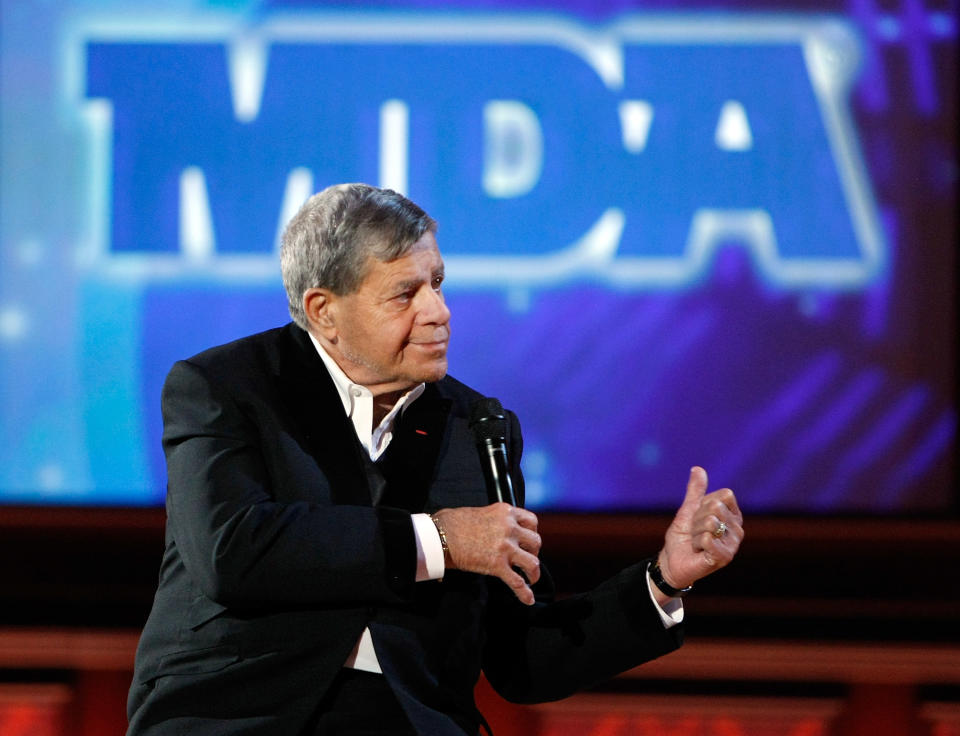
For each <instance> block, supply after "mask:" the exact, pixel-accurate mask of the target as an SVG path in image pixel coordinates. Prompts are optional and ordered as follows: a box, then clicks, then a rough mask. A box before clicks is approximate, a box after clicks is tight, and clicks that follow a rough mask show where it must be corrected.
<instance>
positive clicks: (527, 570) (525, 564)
mask: <svg viewBox="0 0 960 736" xmlns="http://www.w3.org/2000/svg"><path fill="white" fill-rule="evenodd" d="M510 565H511V566H512V567H516V568H519V569H520V570H521V571H522V572H523V574H524V575H525V576H526V578H527V580H528V581H529V582H531V583H535V582H537V581H538V580H539V579H540V560H539V559H538V558H537V557H536V556H535V555H532V554H530V553H529V552H524V551H523V550H522V549H520V550H517V552H516V553H515V554H514V555H513V556H512V558H511V559H510Z"/></svg>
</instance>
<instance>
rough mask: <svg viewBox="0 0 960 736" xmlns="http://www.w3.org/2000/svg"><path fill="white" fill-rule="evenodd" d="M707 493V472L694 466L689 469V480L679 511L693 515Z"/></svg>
mask: <svg viewBox="0 0 960 736" xmlns="http://www.w3.org/2000/svg"><path fill="white" fill-rule="evenodd" d="M706 493H707V471H706V470H704V469H703V468H701V467H699V466H697V465H694V466H693V467H692V468H690V479H689V480H688V481H687V494H686V495H685V496H684V497H683V503H682V504H681V505H680V511H681V512H686V513H688V514H693V513H694V511H696V510H697V508H698V507H699V506H700V501H701V499H703V497H704V496H705V495H706Z"/></svg>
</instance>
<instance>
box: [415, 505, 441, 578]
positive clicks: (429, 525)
mask: <svg viewBox="0 0 960 736" xmlns="http://www.w3.org/2000/svg"><path fill="white" fill-rule="evenodd" d="M410 518H411V519H412V520H413V536H414V537H415V538H416V540H417V582H418V583H419V582H422V581H424V580H441V579H442V578H443V573H444V572H445V571H446V565H444V562H443V545H442V544H441V543H440V532H438V531H437V527H436V526H434V523H433V520H432V519H431V518H430V514H412V515H411V517H410Z"/></svg>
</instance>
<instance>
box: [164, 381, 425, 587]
mask: <svg viewBox="0 0 960 736" xmlns="http://www.w3.org/2000/svg"><path fill="white" fill-rule="evenodd" d="M162 410H163V420H164V432H163V446H164V451H165V454H166V458H167V471H168V490H167V515H168V520H167V524H168V527H169V531H170V534H171V536H172V539H173V542H174V543H175V544H176V546H177V548H178V551H179V553H180V555H181V557H182V559H183V564H184V566H185V567H186V569H187V571H188V573H189V574H190V575H191V577H193V579H194V580H195V581H196V582H197V584H198V585H199V586H200V588H201V590H202V591H203V592H204V594H205V595H206V596H207V597H209V598H211V599H213V600H215V601H217V602H218V603H221V604H223V605H231V604H248V605H254V606H257V605H276V604H279V603H292V604H311V603H318V602H328V603H329V602H334V603H342V604H346V605H350V604H356V603H368V602H394V601H399V600H402V599H403V598H404V595H405V594H406V593H408V592H409V590H410V588H411V586H412V585H413V582H414V576H415V572H416V546H415V542H414V537H413V527H412V523H411V521H410V515H409V512H406V511H403V510H398V509H390V508H382V507H378V508H376V509H374V508H371V507H365V506H350V505H330V504H327V503H317V502H314V501H312V500H309V499H311V494H310V493H308V492H304V493H302V494H297V493H294V494H291V493H285V494H283V495H284V498H286V499H294V500H285V501H283V502H280V501H278V500H277V494H276V490H277V489H275V488H274V487H273V486H274V483H276V482H277V481H276V479H275V478H273V477H271V474H270V473H269V472H268V468H267V463H266V461H265V459H264V453H263V450H262V443H263V442H267V441H277V439H276V438H271V437H270V436H269V434H268V433H263V435H261V432H260V428H259V427H258V426H257V425H256V421H255V420H254V419H253V418H252V417H250V416H249V415H248V414H246V413H244V412H243V411H242V410H241V409H240V408H239V407H238V405H237V402H236V400H235V399H234V397H232V396H231V395H229V394H228V392H227V391H226V390H225V389H224V388H223V387H222V386H219V385H217V384H216V383H215V382H214V381H212V380H211V379H210V378H209V377H208V375H207V374H206V373H205V371H204V370H203V369H202V368H201V367H199V366H197V365H195V364H193V363H189V362H180V363H177V364H176V365H175V366H174V367H173V369H172V370H171V372H170V374H169V376H168V377H167V381H166V383H165V385H164V389H163V397H162ZM315 497H319V496H315Z"/></svg>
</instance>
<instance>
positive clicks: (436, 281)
mask: <svg viewBox="0 0 960 736" xmlns="http://www.w3.org/2000/svg"><path fill="white" fill-rule="evenodd" d="M441 284H443V276H436V277H434V279H433V288H434V290H435V291H439V289H440V286H441Z"/></svg>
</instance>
